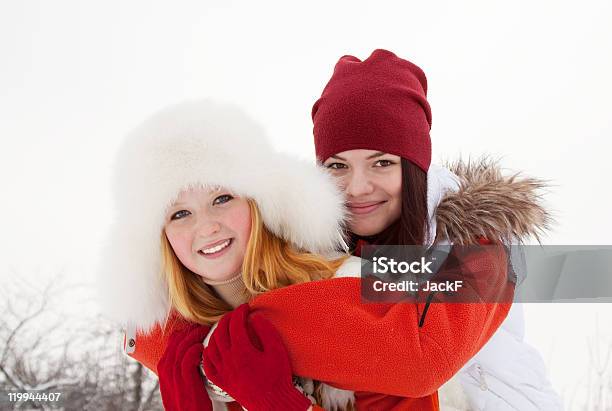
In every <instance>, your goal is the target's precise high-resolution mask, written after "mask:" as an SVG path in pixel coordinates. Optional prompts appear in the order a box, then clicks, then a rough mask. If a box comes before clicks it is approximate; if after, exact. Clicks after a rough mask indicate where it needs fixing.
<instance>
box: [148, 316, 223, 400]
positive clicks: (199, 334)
mask: <svg viewBox="0 0 612 411" xmlns="http://www.w3.org/2000/svg"><path fill="white" fill-rule="evenodd" d="M209 331H210V327H209V326H206V325H198V324H193V325H189V326H188V327H187V328H185V329H182V330H179V331H175V332H174V333H172V335H171V336H170V338H169V340H168V345H167V346H166V351H165V352H164V355H163V356H162V358H161V359H160V360H159V363H158V364H157V373H158V375H159V391H160V392H161V396H162V402H163V403H164V408H165V409H166V411H212V409H213V407H212V402H211V401H210V398H208V393H207V392H206V388H205V387H204V379H203V378H202V375H201V374H200V362H201V361H202V351H203V349H204V346H203V345H202V341H203V340H204V338H205V337H206V335H207V334H208V332H209Z"/></svg>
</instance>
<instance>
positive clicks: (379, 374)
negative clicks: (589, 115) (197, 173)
mask: <svg viewBox="0 0 612 411" xmlns="http://www.w3.org/2000/svg"><path fill="white" fill-rule="evenodd" d="M426 93H427V82H426V77H425V74H424V73H423V71H422V70H421V69H420V68H419V67H417V66H416V65H414V64H412V63H410V62H409V61H406V60H403V59H401V58H398V57H397V56H396V55H395V54H393V53H391V52H389V51H386V50H376V51H374V52H373V53H372V55H371V56H370V57H369V58H368V59H366V60H364V61H361V60H359V59H357V58H355V57H353V56H344V57H342V58H341V59H340V60H339V61H338V63H337V64H336V67H335V69H334V73H333V76H332V78H331V79H330V81H329V83H328V84H327V86H326V87H325V89H324V90H323V93H322V95H321V98H320V99H319V100H318V101H317V102H316V103H315V105H314V107H313V110H312V118H313V122H314V137H315V149H316V153H317V158H318V160H319V161H320V162H321V163H322V164H323V165H324V166H325V167H327V168H328V169H329V170H330V171H331V173H332V174H333V175H334V176H335V177H336V178H337V181H338V182H339V185H340V187H341V188H342V189H343V191H344V194H345V196H346V204H347V207H348V209H349V211H350V216H349V219H348V230H349V232H350V235H351V240H352V245H353V249H354V250H355V252H356V253H359V251H360V248H361V246H362V245H363V244H375V245H393V244H400V245H401V244H403V245H432V244H449V243H451V244H456V245H470V244H478V243H479V242H480V243H482V242H483V241H487V242H493V243H496V244H498V243H506V244H508V243H511V242H514V241H522V240H524V239H525V238H526V237H528V236H535V237H537V236H538V234H539V233H541V230H543V229H545V228H546V226H547V222H548V217H547V214H546V212H545V211H544V210H543V209H542V208H541V207H540V206H539V205H538V203H537V193H536V191H537V189H538V188H540V187H541V186H542V183H541V182H539V181H537V180H534V179H520V178H517V177H516V176H511V177H504V176H503V175H502V174H501V172H500V170H499V168H498V166H497V165H496V164H494V163H492V162H487V161H479V162H475V163H469V164H464V163H461V162H458V163H456V164H454V165H452V166H451V167H450V168H446V167H440V166H437V165H432V164H431V140H430V137H429V130H430V127H431V110H430V107H429V104H428V102H427V100H426ZM494 267H495V266H494ZM497 268H498V269H500V270H501V271H503V270H504V268H502V267H497ZM489 269H490V268H489ZM479 275H483V276H486V270H485V271H484V272H483V273H479ZM332 281H333V280H332ZM319 286H320V287H322V286H321V285H319ZM335 286H336V287H342V286H346V284H335ZM502 286H506V284H502ZM300 287H303V286H298V287H290V288H289V289H284V290H277V291H274V292H273V293H272V294H270V295H267V296H262V297H260V299H261V300H265V303H266V304H272V303H274V304H279V305H280V306H282V307H283V311H284V313H285V317H286V318H285V320H286V322H283V321H281V319H280V318H273V317H275V312H274V310H272V308H270V307H259V306H258V303H259V302H258V301H255V302H253V303H252V304H251V306H252V307H255V308H256V310H258V311H259V312H262V313H264V314H266V315H267V316H268V318H270V319H272V320H273V322H274V323H275V324H276V325H277V327H278V329H279V331H280V332H281V334H283V333H286V334H285V335H284V337H285V338H284V340H285V341H286V342H287V343H288V348H289V351H290V352H292V353H295V354H294V355H293V356H292V361H293V364H294V366H296V365H297V366H301V364H299V363H300V359H301V358H300V357H302V356H307V355H308V354H307V353H303V352H301V351H298V349H296V348H294V347H291V345H292V344H297V342H295V341H294V340H292V336H293V332H294V330H293V329H292V326H291V325H290V322H291V316H293V315H296V316H297V317H298V318H304V316H305V315H299V314H301V313H299V310H297V309H294V308H292V306H291V303H293V304H297V303H299V302H300V301H308V302H309V303H310V304H312V300H313V299H314V298H316V297H318V298H319V300H320V303H319V304H317V306H318V309H317V308H315V309H313V310H311V315H312V317H313V318H315V319H316V321H313V323H311V322H308V324H303V325H304V327H305V328H306V330H308V332H312V333H313V334H314V335H315V336H317V337H316V338H317V339H318V338H319V336H320V335H325V334H330V333H329V331H328V325H329V323H328V321H329V322H330V323H331V322H333V321H336V322H337V323H340V324H342V323H344V324H346V327H343V326H338V334H340V335H342V336H343V337H344V338H343V339H338V338H337V336H334V335H333V333H332V335H331V336H330V337H329V340H328V343H329V345H330V346H336V345H338V346H340V347H343V346H344V348H345V349H346V351H348V352H349V353H350V355H353V356H356V357H357V358H360V359H363V358H368V359H370V360H374V361H376V360H379V361H381V362H384V363H385V364H386V365H387V366H388V370H389V371H390V372H393V371H395V372H396V373H397V374H399V375H403V376H404V377H405V378H403V379H402V378H395V379H393V378H389V379H388V380H387V381H385V373H384V372H383V371H381V370H380V369H379V368H377V367H376V366H375V365H372V364H371V363H370V362H368V361H365V362H362V361H357V363H356V364H351V363H350V356H348V355H346V354H344V355H341V354H339V353H338V352H335V351H334V350H330V349H329V348H328V349H327V350H326V351H331V354H330V355H329V356H325V355H319V356H318V357H317V358H319V360H320V361H321V362H322V363H326V362H327V361H329V362H332V364H334V367H335V368H336V371H335V372H331V374H332V375H323V370H321V369H322V368H324V366H322V365H320V366H319V368H321V369H319V368H317V367H316V366H312V367H310V368H308V369H304V371H303V372H304V374H303V375H316V376H317V377H318V378H320V379H322V380H324V381H328V382H332V383H335V385H336V386H343V385H344V386H350V384H352V387H353V388H356V389H357V391H356V392H355V402H356V405H357V408H358V409H367V410H370V409H372V410H412V409H414V410H429V409H436V408H437V407H438V403H437V398H436V393H435V391H436V390H437V389H438V388H440V386H441V385H442V384H443V383H444V382H445V381H446V380H448V377H450V376H451V375H453V374H455V373H456V372H457V371H459V369H461V370H460V372H459V373H458V374H457V375H456V377H454V378H453V380H452V381H451V382H450V383H448V384H447V385H446V386H445V387H444V389H443V392H442V396H441V402H442V405H443V409H452V408H456V409H475V410H476V409H478V410H480V409H489V410H493V409H494V410H499V409H521V410H531V409H533V410H537V409H547V410H549V409H550V410H555V409H561V407H562V406H561V402H560V399H559V397H558V396H557V395H556V394H555V393H554V391H553V390H552V389H551V386H550V383H549V382H548V380H547V379H546V375H545V370H544V366H543V363H542V360H541V358H540V356H539V354H538V353H537V352H536V351H535V350H534V349H533V348H531V347H529V346H528V345H526V344H525V343H523V342H522V318H521V311H520V306H518V307H516V306H515V307H513V309H512V311H511V314H510V317H511V318H508V319H507V321H505V322H504V326H503V327H502V329H500V330H499V331H498V332H497V333H495V335H494V336H493V338H492V340H491V341H490V342H489V343H488V344H486V345H485V347H484V348H483V349H482V351H481V352H480V353H478V354H477V355H476V356H473V354H476V353H477V352H478V350H479V349H480V348H481V347H482V345H483V344H485V343H486V342H487V340H489V337H490V336H491V334H492V333H493V331H495V329H496V327H497V326H498V325H499V323H494V324H491V325H490V326H489V327H484V328H481V325H479V324H481V321H482V320H483V318H485V317H486V310H485V311H483V312H481V313H471V314H470V315H468V316H463V315H458V313H459V312H461V311H462V310H464V309H465V308H466V307H465V306H463V307H458V306H457V305H456V304H435V303H432V304H431V305H429V306H428V305H427V304H425V305H424V306H423V305H421V306H419V305H416V306H413V307H409V306H408V305H407V304H398V305H399V306H402V307H401V308H403V309H404V310H403V311H402V314H403V315H405V316H406V317H405V320H406V321H407V323H408V324H409V325H412V326H413V327H414V328H412V330H410V332H412V333H414V334H413V335H414V336H418V337H419V338H418V339H416V340H413V341H407V340H405V339H403V340H399V339H398V340H395V339H394V336H393V334H394V331H395V330H394V327H397V325H395V324H393V322H392V320H390V319H391V318H394V317H393V315H392V314H391V313H392V312H393V310H394V309H398V306H389V307H387V309H388V310H389V311H386V312H385V313H384V314H380V313H378V314H379V316H378V317H375V318H374V319H372V320H371V324H370V323H368V326H372V327H375V326H377V325H378V326H380V325H381V324H385V325H387V326H388V327H389V328H387V329H380V328H379V329H378V332H379V335H376V336H372V334H371V333H369V334H368V336H370V338H372V339H373V340H374V341H375V342H376V344H379V345H378V346H376V345H369V344H367V343H363V344H362V349H361V350H350V348H352V347H351V346H350V344H347V341H348V342H350V341H360V342H361V341H362V338H361V339H360V334H361V335H363V333H364V332H368V330H370V329H369V328H365V329H364V328H360V327H363V325H360V324H358V322H357V321H354V322H353V321H350V320H349V319H350V318H352V317H354V316H355V313H359V314H363V313H364V312H368V314H371V312H370V311H369V310H368V308H367V306H368V304H362V305H359V303H358V302H356V301H352V303H353V304H355V306H350V302H348V301H346V300H344V299H339V300H337V301H336V300H334V299H337V296H336V295H333V294H332V293H331V292H330V293H328V294H325V292H324V291H321V293H320V294H317V293H314V294H313V295H311V296H310V298H305V297H303V296H302V295H300V292H301V290H299V288H300ZM356 295H358V294H357V293H355V294H354V296H356ZM272 296H276V298H277V299H278V300H281V296H282V298H283V299H285V300H283V303H284V304H283V303H280V302H277V301H269V300H267V299H266V297H270V299H272ZM354 298H355V297H354ZM438 298H439V297H437V296H435V295H434V296H433V298H432V301H435V300H437V299H438ZM346 299H347V300H350V297H349V296H346ZM261 304H264V302H263V301H262V303H261ZM468 305H469V304H468ZM485 305H486V304H485ZM502 305H503V304H502ZM491 306H494V304H492V305H491ZM491 306H489V307H487V308H488V309H490V308H491ZM472 308H474V307H472ZM478 308H482V307H478ZM412 309H414V310H415V311H414V312H410V313H409V312H408V311H410V310H412ZM372 311H375V309H372ZM326 313H332V314H327V316H326ZM415 313H416V314H417V315H416V316H415V315H412V316H411V314H415ZM464 314H465V313H464ZM455 315H457V316H455ZM277 317H280V316H279V315H277ZM332 317H333V318H332ZM449 319H450V320H449ZM497 319H498V320H499V319H503V315H502V316H500V317H497ZM411 320H412V321H413V323H412V324H410V321H411ZM417 323H418V324H417ZM317 324H319V326H317ZM408 328H410V327H409V326H408V327H407V329H405V330H402V331H405V332H408ZM470 329H472V330H471V331H475V330H480V331H483V334H472V333H471V331H470ZM287 330H290V331H291V335H287V334H288V333H289V332H288V331H287ZM351 330H354V331H351ZM392 330H393V331H392ZM384 339H389V340H391V341H393V343H394V344H396V345H395V349H394V350H392V352H389V351H387V350H385V348H384V347H386V345H384V343H381V341H380V340H384ZM339 341H340V342H339ZM401 344H407V346H404V347H402V346H401ZM432 346H434V347H433V348H432ZM316 347H317V348H321V349H322V350H323V347H320V346H319V345H318V344H316ZM404 350H407V351H404ZM410 350H412V351H410ZM429 350H431V351H429ZM464 350H465V351H464ZM457 351H464V352H471V353H472V355H469V356H465V357H461V356H458V357H461V358H462V359H461V360H460V359H459V358H458V357H457V358H452V357H453V354H454V353H456V352H457ZM230 353H233V354H234V355H236V354H239V353H240V349H239V347H238V348H235V349H234V350H233V351H232V350H227V354H228V355H229V354H230ZM434 353H436V354H437V355H434ZM334 356H337V357H334ZM444 357H446V358H447V361H448V363H447V364H445V362H444V360H443V359H442V358H444ZM389 359H391V360H392V361H390V362H391V364H389V363H388V362H386V361H387V360H389ZM461 361H463V363H462V362H461ZM406 364H410V365H411V366H412V367H414V368H413V371H416V370H419V371H418V372H415V373H414V374H412V375H410V376H409V375H408V374H403V372H404V370H403V366H404V365H406ZM445 365H446V366H445ZM343 371H345V372H347V373H353V376H352V377H351V376H345V375H344V374H343ZM317 372H318V374H316V373H317ZM363 373H365V375H367V376H368V377H369V378H371V379H373V380H377V382H378V383H379V384H378V386H377V387H374V388H369V390H370V391H372V392H363V390H360V389H359V387H358V384H359V383H364V381H363V380H362V379H360V378H359V375H360V374H363ZM345 378H346V379H345ZM430 378H431V379H430ZM425 380H428V383H424V381H425ZM402 384H403V387H402V388H405V389H406V391H402V389H401V388H399V389H398V387H401V386H402ZM372 385H374V384H372ZM409 387H410V388H416V389H414V390H411V391H410V392H409V393H408V392H407V391H408V390H410V388H409ZM398 393H400V395H398ZM390 394H393V395H390Z"/></svg>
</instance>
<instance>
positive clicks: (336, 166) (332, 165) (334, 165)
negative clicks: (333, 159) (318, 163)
mask: <svg viewBox="0 0 612 411" xmlns="http://www.w3.org/2000/svg"><path fill="white" fill-rule="evenodd" d="M326 167H327V168H331V169H332V170H339V169H341V168H348V167H347V165H346V164H343V163H330V164H328V165H327V166H326Z"/></svg>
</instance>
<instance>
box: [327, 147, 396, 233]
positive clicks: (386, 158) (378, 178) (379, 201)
mask: <svg viewBox="0 0 612 411" xmlns="http://www.w3.org/2000/svg"><path fill="white" fill-rule="evenodd" d="M323 165H324V166H325V167H327V168H328V169H329V170H330V171H331V172H332V175H333V176H334V177H336V179H337V181H338V182H339V184H340V187H341V189H342V190H343V192H344V195H345V196H346V201H347V206H348V210H349V212H350V214H351V218H350V220H349V229H350V230H351V232H353V233H355V234H357V235H360V236H369V235H375V234H378V233H380V232H381V231H383V230H384V229H385V228H387V227H389V226H390V225H391V224H392V223H393V222H395V221H396V220H397V219H398V218H399V216H400V214H401V205H402V165H401V158H400V157H399V156H396V155H393V154H388V153H383V152H380V151H375V150H362V149H359V150H348V151H343V152H341V153H338V154H335V155H333V156H331V157H330V158H328V159H327V160H325V162H324V163H323Z"/></svg>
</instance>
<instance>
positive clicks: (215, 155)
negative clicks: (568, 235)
mask: <svg viewBox="0 0 612 411" xmlns="http://www.w3.org/2000/svg"><path fill="white" fill-rule="evenodd" d="M115 190H116V192H115V194H116V195H115V197H116V199H117V211H118V213H117V217H116V220H115V223H114V225H113V233H112V235H111V241H110V242H109V244H108V247H107V249H106V252H105V257H104V260H103V263H104V265H105V269H104V270H103V272H102V279H103V283H104V284H105V285H103V288H104V289H105V291H106V292H105V295H106V296H107V299H106V301H107V304H108V306H109V308H110V311H112V312H113V314H114V315H115V317H116V318H119V319H121V320H122V321H127V322H129V323H130V324H131V325H132V326H135V327H136V328H137V330H138V336H136V335H133V334H132V333H128V338H127V341H126V349H127V350H128V353H129V354H130V355H132V356H133V357H134V358H136V359H138V360H139V361H141V362H142V363H143V364H145V365H146V366H147V367H149V368H151V369H152V370H153V371H154V372H157V373H159V375H160V380H163V384H161V385H162V388H161V390H162V396H163V397H164V402H165V404H166V405H167V406H168V408H171V409H172V408H182V409H207V408H202V407H204V406H205V405H204V404H202V403H201V402H197V401H195V400H196V399H199V400H201V399H202V398H203V397H202V391H201V390H198V387H201V385H200V383H201V381H196V380H197V376H196V375H195V374H194V370H198V369H199V368H198V367H199V364H200V358H199V356H201V350H202V346H201V344H199V341H200V339H201V338H200V337H203V336H205V335H206V334H208V331H209V324H213V323H215V322H216V321H217V320H218V319H219V318H221V317H222V315H223V314H224V313H226V312H228V311H230V310H231V309H232V308H235V307H236V306H237V305H239V304H240V303H242V302H245V301H248V302H249V305H250V309H251V311H252V312H254V313H258V312H259V313H260V314H261V315H262V316H264V317H265V318H267V319H268V320H270V321H271V322H272V323H273V324H274V326H275V327H276V329H277V331H278V332H279V334H280V336H281V338H282V341H283V342H285V343H286V348H287V350H288V352H289V358H290V359H291V367H292V369H293V372H294V373H295V374H297V375H302V376H308V377H309V378H313V379H315V380H319V381H325V382H328V383H330V384H332V385H334V386H336V387H341V388H346V389H348V390H358V391H361V392H368V391H369V392H377V393H380V394H382V395H395V396H399V397H401V398H403V400H402V402H401V403H398V407H399V408H398V407H396V408H395V409H406V406H409V408H410V409H438V400H437V396H436V395H431V393H432V392H435V390H436V389H437V387H439V386H440V385H441V384H442V383H443V382H444V381H446V380H448V378H450V377H451V376H452V375H453V374H454V373H455V372H456V371H457V370H458V369H459V368H461V366H462V365H463V364H465V362H466V361H467V360H468V359H469V358H470V357H471V356H473V354H474V353H476V352H477V351H478V350H479V349H480V348H481V347H482V345H483V344H484V343H485V342H486V341H487V340H488V338H489V337H490V336H491V335H492V333H493V332H494V331H495V330H496V329H497V327H498V326H499V324H500V323H501V322H502V320H503V319H504V318H505V316H506V314H507V311H508V308H509V303H507V302H501V303H487V304H479V305H470V306H466V305H461V304H451V305H448V306H446V305H439V306H437V307H432V308H429V313H428V314H427V316H428V320H427V322H425V323H423V321H422V318H423V314H424V311H426V310H427V308H426V306H425V304H423V303H419V304H392V305H387V304H362V303H361V299H360V280H359V278H357V277H358V276H359V270H360V263H359V261H358V259H357V260H355V259H354V258H351V259H348V260H345V259H344V258H343V257H342V256H338V254H337V253H335V252H336V251H337V250H338V249H342V247H343V239H342V234H341V233H342V219H343V212H344V211H343V201H344V200H343V198H342V197H341V195H340V194H339V193H338V191H337V189H336V187H335V185H334V183H333V182H332V181H331V179H330V177H329V176H327V175H326V174H325V173H324V172H323V171H322V170H321V169H317V168H316V167H314V165H305V164H304V163H302V162H299V161H297V160H295V159H290V158H288V157H286V156H282V155H280V154H278V153H275V152H274V151H273V150H271V149H270V147H269V145H268V143H267V142H266V140H265V138H264V136H263V134H262V133H261V131H260V129H259V127H258V125H257V124H255V123H254V122H252V121H251V120H250V119H249V118H248V117H247V116H245V115H244V114H243V113H241V112H240V111H239V110H236V109H235V108H232V107H228V106H224V105H218V104H214V103H210V102H209V103H206V102H204V103H188V104H182V105H178V106H174V107H171V108H169V109H167V110H164V111H162V112H161V113H159V114H157V115H156V116H154V117H152V118H151V119H149V120H148V121H146V122H145V123H144V124H143V125H142V126H140V127H139V128H137V129H136V130H135V131H134V132H133V133H132V134H131V135H130V136H128V138H127V139H126V141H125V143H124V145H123V147H122V148H121V150H120V154H119V156H118V159H117V164H116V170H115ZM247 223H250V227H248V224H247ZM331 253H335V254H336V257H337V258H335V259H333V258H332V259H330V258H329V255H330V254H331ZM321 255H326V256H327V257H322V256H321ZM507 265H508V264H507V256H506V254H505V251H504V250H503V249H502V248H501V247H497V248H496V249H495V251H493V252H491V250H488V251H483V252H480V253H477V254H475V255H474V256H473V258H471V259H470V261H468V262H466V265H465V267H463V268H464V270H467V271H468V272H469V271H472V272H478V273H479V275H480V276H481V277H482V276H485V277H487V278H489V279H490V280H491V281H492V282H493V283H495V284H496V287H495V289H496V290H497V292H498V293H499V295H500V296H499V299H498V300H499V301H510V300H511V299H512V295H513V289H514V285H513V283H512V282H511V281H509V279H508V275H507V272H506V269H507ZM330 277H335V278H332V279H329V280H324V281H312V280H319V279H326V278H330ZM292 284H293V285H292ZM289 285H291V286H289ZM502 297H505V300H503V299H502ZM238 313H239V314H241V315H243V313H244V309H242V311H238ZM226 318H232V317H231V316H230V317H226ZM254 318H257V317H256V316H255V317H254ZM185 321H188V322H191V323H194V324H200V325H199V326H193V325H190V326H186V325H185ZM230 323H231V324H233V322H230V321H226V323H225V325H226V327H229V324H230ZM239 324H241V323H239ZM258 327H259V328H257V329H256V330H255V333H256V334H257V333H258V334H257V335H259V336H261V337H265V338H266V339H265V341H263V343H264V344H265V343H266V342H270V341H274V335H273V334H272V333H271V332H269V331H270V329H269V328H266V326H262V325H261V324H260V325H258ZM262 327H263V328H262ZM130 328H131V327H130ZM264 331H268V332H267V333H266V332H264ZM214 335H215V334H213V336H214ZM268 338H269V339H268ZM194 341H195V345H194ZM213 341H217V339H215V340H213ZM190 343H191V344H190ZM226 348H228V347H226ZM231 349H234V350H235V349H241V345H239V344H235V345H232V346H231ZM198 350H199V351H198ZM177 353H184V356H181V355H178V356H177ZM376 353H380V354H378V355H377V354H376ZM225 354H227V352H226V353H225ZM230 354H232V353H231V352H230ZM236 354H240V353H239V352H237V353H236ZM279 355H280V354H279ZM217 360H220V359H219V358H217ZM221 361H222V362H223V361H224V360H221ZM222 362H221V363H222ZM213 363H214V361H213ZM217 364H219V363H217ZM205 365H206V363H205ZM262 368H264V367H262ZM275 369H276V368H274V367H272V368H269V370H275ZM283 369H284V370H286V367H285V368H283ZM228 370H230V371H231V369H230V368H228ZM234 371H235V370H234ZM216 377H217V378H220V379H221V380H223V375H220V374H216ZM190 378H191V379H190ZM264 380H268V379H262V380H255V381H250V384H246V383H245V384H243V385H244V386H247V385H252V386H253V387H254V388H253V390H252V391H250V392H249V395H247V396H246V397H245V396H244V393H243V392H238V394H240V395H241V396H242V397H238V396H237V398H248V399H249V400H250V401H254V403H250V404H243V405H247V407H249V405H251V407H250V409H251V411H253V410H255V409H258V408H257V407H253V406H252V404H268V405H267V406H266V407H265V408H263V409H270V406H269V404H271V403H274V404H275V406H276V407H277V408H278V409H306V408H307V407H306V406H307V404H306V403H304V402H301V401H300V400H299V399H298V397H297V396H295V393H294V392H293V391H291V390H289V389H288V388H287V387H286V386H283V387H282V388H283V389H282V391H279V392H274V391H270V390H261V392H259V395H260V396H263V397H265V398H263V399H261V398H256V397H257V395H258V390H257V387H259V383H261V382H262V381H264ZM186 381H189V382H190V383H188V384H186V385H185V384H184V383H185V382H186ZM285 381H286V379H285ZM186 387H188V388H189V390H190V392H187V393H186V392H185V391H181V390H185V389H186ZM320 387H322V388H321V389H320V390H318V391H317V392H316V393H314V392H313V394H318V398H319V399H320V401H321V402H322V403H323V404H324V405H325V406H327V407H328V408H333V406H334V404H335V405H340V408H341V409H342V408H344V409H347V408H349V407H351V405H350V404H351V403H352V402H354V401H355V399H353V398H352V394H351V393H350V392H340V391H335V390H334V389H331V388H329V387H328V386H326V385H320ZM326 387H327V388H326ZM221 388H223V389H226V388H228V387H221ZM233 388H234V389H235V387H233ZM305 389H306V390H307V391H308V392H309V393H310V385H308V384H307V386H306V387H305ZM196 391H197V392H196ZM234 392H236V391H234ZM234 392H230V394H233V393H234ZM270 395H274V397H275V398H272V399H270V398H267V397H268V396H270ZM189 398H191V399H194V401H192V402H189ZM206 398H208V397H207V396H206ZM180 401H183V402H182V403H181V402H180ZM185 401H186V402H185ZM283 401H289V403H291V407H290V408H286V404H285V403H284V402H283ZM334 401H336V402H334ZM368 401H369V400H368ZM296 404H299V405H296ZM355 405H356V406H357V408H360V404H359V398H357V400H356V404H355ZM211 406H212V405H211ZM214 406H215V407H217V408H219V407H222V405H220V404H218V403H216V402H215V403H214ZM297 406H299V407H303V408H294V407H297ZM308 406H309V405H308ZM190 407H194V408H190ZM229 407H230V408H231V407H232V405H230V406H229ZM219 409H221V408H219ZM259 409H262V408H259ZM387 409H390V408H387Z"/></svg>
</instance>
